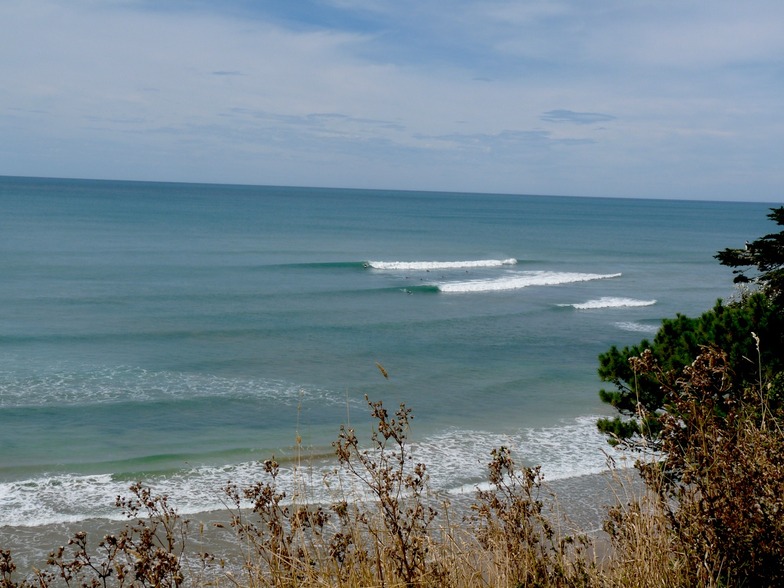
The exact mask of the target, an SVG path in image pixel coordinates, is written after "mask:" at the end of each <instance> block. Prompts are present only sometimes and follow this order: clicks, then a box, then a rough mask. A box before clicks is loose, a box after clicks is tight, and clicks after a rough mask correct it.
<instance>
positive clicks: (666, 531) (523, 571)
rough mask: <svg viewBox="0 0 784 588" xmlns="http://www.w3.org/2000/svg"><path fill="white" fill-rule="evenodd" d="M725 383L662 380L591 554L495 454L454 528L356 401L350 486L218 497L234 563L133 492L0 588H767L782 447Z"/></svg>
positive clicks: (390, 426) (776, 418) (263, 480)
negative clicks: (363, 436)
mask: <svg viewBox="0 0 784 588" xmlns="http://www.w3.org/2000/svg"><path fill="white" fill-rule="evenodd" d="M648 359H649V358H648ZM648 359H646V358H645V357H641V358H636V359H635V364H634V365H635V369H639V370H643V369H645V370H649V371H650V370H653V371H655V370H656V366H655V365H653V364H651V363H650V361H648ZM729 369H730V368H729V366H728V365H726V361H725V358H724V356H723V355H722V354H721V353H720V352H718V351H716V350H706V351H705V353H704V354H703V355H701V356H700V357H699V358H698V359H697V360H696V361H695V363H694V364H693V365H692V366H691V368H690V369H689V370H687V371H686V377H685V378H684V379H682V380H679V381H677V382H671V381H669V380H667V374H660V377H661V378H662V383H663V386H665V388H666V390H667V393H668V405H669V409H668V418H667V419H665V421H666V424H665V427H664V430H663V433H662V435H661V437H660V438H659V439H658V443H657V447H658V448H660V449H663V450H664V452H663V453H657V454H656V455H648V454H646V453H645V452H640V453H638V454H637V455H638V456H639V457H640V460H639V462H638V470H639V472H641V473H642V475H643V479H644V481H645V484H644V485H641V484H639V482H637V483H635V482H634V480H633V479H632V477H631V476H632V473H631V472H636V470H626V471H623V470H619V471H613V474H614V476H615V478H616V482H617V484H616V486H615V487H616V488H618V489H619V490H618V493H617V495H616V500H615V505H614V506H613V507H611V508H610V509H609V510H608V512H607V515H606V519H605V521H604V530H605V533H606V535H605V536H604V538H603V539H602V538H597V537H593V538H591V537H588V536H586V535H584V534H581V533H579V532H577V533H575V532H566V531H564V529H568V525H565V522H564V520H563V518H562V517H560V516H559V515H558V509H557V503H556V502H555V499H554V498H553V497H551V496H550V495H549V494H548V493H547V492H546V490H545V489H544V487H543V485H542V478H541V475H540V472H539V470H538V469H537V468H524V467H523V468H521V467H518V466H517V465H516V464H515V463H514V461H513V459H512V455H511V452H510V451H509V450H508V449H507V448H505V447H500V448H497V449H496V450H494V451H493V453H492V455H491V456H490V462H489V464H488V482H489V484H488V486H487V489H484V490H479V491H477V493H476V496H475V498H474V500H473V502H472V504H471V506H470V509H469V510H468V512H467V513H465V514H462V515H460V514H456V513H455V512H454V511H453V508H452V507H451V505H450V504H449V502H448V501H447V500H444V499H443V497H438V496H435V495H434V494H433V492H432V491H431V488H430V486H429V481H428V473H427V467H426V465H425V464H422V463H416V462H415V461H414V460H413V458H412V455H411V452H410V448H409V446H408V433H409V423H410V418H411V411H410V409H409V408H407V407H405V406H404V405H401V406H400V407H399V408H398V409H397V410H396V411H395V412H394V414H390V413H389V412H388V411H387V409H385V408H384V406H383V404H382V403H381V402H370V401H369V402H368V406H369V409H370V412H371V415H372V417H373V419H374V423H375V425H374V428H373V432H372V434H371V438H370V441H369V444H368V445H367V446H366V447H364V446H362V445H361V444H360V441H359V439H358V438H357V437H356V434H355V432H354V430H353V429H351V428H349V427H346V426H344V427H342V428H341V429H340V433H339V435H338V438H337V440H336V441H335V443H334V444H333V445H334V449H335V453H336V456H337V460H338V467H339V469H340V471H341V472H342V474H343V476H344V477H345V479H347V480H351V481H352V483H354V484H355V486H352V489H348V487H346V488H344V489H343V491H342V495H341V498H340V499H338V500H336V501H335V502H333V503H332V504H324V505H319V504H310V503H308V501H307V500H302V499H299V498H297V497H289V496H286V494H285V492H283V491H282V490H281V489H280V488H279V487H278V476H279V466H278V464H277V463H276V462H275V461H274V460H269V461H267V462H264V464H262V466H261V471H260V475H259V477H260V481H259V482H257V483H256V484H254V485H252V486H251V487H247V488H241V487H238V486H237V485H236V484H232V483H228V484H227V485H226V488H225V497H226V505H227V510H228V512H229V515H230V521H231V522H230V526H231V529H232V530H233V532H234V533H235V547H236V549H235V550H234V552H235V555H236V559H235V560H234V561H221V560H218V559H216V558H214V557H213V556H211V555H209V554H205V553H201V554H198V553H191V552H190V551H189V550H188V537H189V526H188V521H186V520H184V519H183V518H182V517H181V516H180V515H179V514H178V513H177V511H176V510H175V509H174V508H173V507H172V506H171V505H169V503H168V501H167V499H166V497H161V496H153V495H151V493H150V491H149V489H146V488H145V487H143V486H141V485H138V484H137V485H134V486H133V487H132V488H131V497H130V498H118V507H120V508H122V509H123V510H124V512H125V513H126V514H127V515H128V517H129V523H128V524H127V525H126V527H125V529H124V530H123V531H122V532H121V533H119V534H118V535H116V536H114V535H108V536H106V537H104V538H103V539H102V540H101V541H100V542H99V543H97V544H96V545H95V547H94V548H91V547H90V545H89V544H88V539H87V536H86V535H85V534H84V533H78V534H76V535H75V536H74V537H73V538H72V539H71V541H70V542H69V544H68V546H67V547H65V548H60V549H58V550H56V551H54V552H53V553H52V555H51V557H50V558H49V561H48V562H47V564H46V565H45V566H43V567H42V568H41V569H40V570H32V571H30V572H29V573H28V574H26V575H25V576H24V577H21V578H20V577H19V576H20V574H19V572H18V571H17V570H16V569H15V565H14V562H13V559H12V557H11V554H10V552H8V551H5V550H0V588H21V587H25V588H27V587H33V586H36V587H39V588H47V587H50V586H55V585H67V586H70V587H96V588H99V587H100V588H108V587H109V586H117V587H125V586H164V587H171V588H178V587H179V586H182V585H197V586H207V585H217V586H238V587H249V588H261V587H267V586H274V587H289V586H292V587H293V586H336V587H359V586H364V587H387V588H392V587H402V586H422V587H427V586H433V587H441V586H444V587H446V586H449V587H455V588H461V587H474V586H493V587H508V588H517V587H527V586H541V587H572V586H573V587H593V586H596V587H602V588H605V587H608V588H609V587H619V588H623V587H628V588H631V587H635V588H636V587H640V586H643V587H644V586H651V587H654V586H660V587H663V586H693V587H713V586H747V585H753V586H765V585H777V584H779V583H780V582H781V581H782V580H784V569H783V567H782V566H784V564H783V563H782V561H781V559H782V558H781V554H782V553H784V516H782V515H783V514H784V504H782V496H784V434H782V431H781V429H780V427H779V423H780V422H781V415H780V414H777V413H775V412H771V411H770V410H769V408H768V406H767V404H766V402H765V397H766V394H768V393H772V392H773V390H774V388H775V387H770V386H769V387H765V386H763V385H762V384H760V387H759V388H758V389H755V390H750V391H746V392H745V393H744V394H736V393H733V394H730V392H731V391H729V390H727V389H726V387H725V383H726V381H727V378H726V377H725V376H726V374H727V370H729ZM640 448H642V449H644V448H645V445H644V444H643V445H640V446H639V447H638V449H640ZM624 476H630V477H629V478H628V480H627V481H624V479H623V478H624ZM356 488H358V490H357V489H356ZM304 490H306V489H304ZM306 495H307V492H306V491H303V492H302V493H301V496H306ZM248 505H249V508H248ZM598 553H600V554H601V556H599V555H597V554H598Z"/></svg>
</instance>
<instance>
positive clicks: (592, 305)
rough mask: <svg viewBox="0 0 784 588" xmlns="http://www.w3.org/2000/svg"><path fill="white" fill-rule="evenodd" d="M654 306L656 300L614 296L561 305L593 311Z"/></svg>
mask: <svg viewBox="0 0 784 588" xmlns="http://www.w3.org/2000/svg"><path fill="white" fill-rule="evenodd" d="M654 304H656V300H637V299H636V298H615V297H612V296H603V297H601V298H598V299H596V300H588V301H587V302H578V303H575V304H560V305H559V306H571V307H572V308H576V309H577V310H592V309H597V308H627V307H638V306H653V305H654Z"/></svg>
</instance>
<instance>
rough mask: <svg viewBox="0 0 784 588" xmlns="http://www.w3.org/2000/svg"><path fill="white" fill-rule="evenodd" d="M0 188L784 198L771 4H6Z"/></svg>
mask: <svg viewBox="0 0 784 588" xmlns="http://www.w3.org/2000/svg"><path fill="white" fill-rule="evenodd" d="M0 75H2V80H3V83H2V84H0V134H1V136H2V141H0V175H30V176H56V177H82V178H114V179H133V180H163V181H194V182H226V183H250V184H275V185H295V186H336V187H358V188H392V189H414V190H420V189H421V190H446V191H471V192H509V193H521V194H568V195H584V196H629V197H659V198H696V199H717V200H757V201H769V202H776V201H781V200H782V198H784V162H783V161H782V156H783V155H784V115H783V114H782V107H784V2H781V1H780V0H768V1H765V0H747V1H744V2H739V1H737V0H732V1H726V0H711V1H707V0H700V1H693V0H677V1H670V0H650V1H649V0H595V1H590V2H589V1H586V0H563V1H561V0H548V1H545V0H519V1H507V0H484V1H468V0H438V1H435V0H396V1H381V0H255V1H253V0H220V1H217V0H216V1H214V2H210V1H207V0H157V1H153V0H3V1H2V2H0Z"/></svg>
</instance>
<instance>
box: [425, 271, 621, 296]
mask: <svg viewBox="0 0 784 588" xmlns="http://www.w3.org/2000/svg"><path fill="white" fill-rule="evenodd" d="M620 276H621V274H619V273H618V274H587V273H578V272H547V271H538V272H523V273H519V274H515V275H513V276H505V277H503V278H496V279H492V280H470V281H466V282H451V283H446V284H439V286H438V288H439V290H440V291H441V292H496V291H502V290H517V289H520V288H528V287H530V286H558V285H561V284H571V283H574V282H588V281H591V280H606V279H610V278H618V277H620Z"/></svg>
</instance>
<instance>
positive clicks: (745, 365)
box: [598, 207, 784, 440]
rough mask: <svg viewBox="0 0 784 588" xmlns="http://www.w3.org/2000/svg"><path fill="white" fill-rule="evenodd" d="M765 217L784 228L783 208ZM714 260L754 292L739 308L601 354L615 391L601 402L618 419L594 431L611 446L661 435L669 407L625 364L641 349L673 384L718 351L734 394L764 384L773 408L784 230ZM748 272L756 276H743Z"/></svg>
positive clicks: (783, 315)
mask: <svg viewBox="0 0 784 588" xmlns="http://www.w3.org/2000/svg"><path fill="white" fill-rule="evenodd" d="M771 210H772V211H771V213H770V214H769V215H768V217H769V218H771V219H772V220H774V221H775V222H776V223H777V224H778V225H784V207H781V208H775V209H771ZM715 257H716V258H717V259H718V260H719V262H720V263H721V264H723V265H727V266H730V267H734V268H743V269H737V270H735V273H736V274H737V276H736V278H735V282H740V283H749V284H750V285H753V286H755V288H754V290H753V291H751V292H748V293H745V294H744V295H743V296H742V297H741V298H740V299H739V300H737V301H733V302H730V303H726V304H725V303H724V302H723V301H722V300H719V301H717V302H716V304H715V305H714V307H713V308H712V309H710V310H709V311H707V312H705V313H703V314H702V315H700V316H699V317H697V318H690V317H687V316H685V315H682V314H678V315H677V316H676V317H675V318H670V319H664V320H663V321H662V325H661V327H660V328H659V331H658V332H657V333H656V336H655V337H654V340H653V341H652V342H651V341H648V340H643V341H641V342H640V343H638V344H637V345H632V346H629V347H624V348H623V349H619V348H618V347H616V346H613V347H611V348H610V349H609V350H608V351H606V352H604V353H602V354H600V355H599V370H598V371H599V377H600V378H601V379H602V381H605V382H610V383H612V384H614V389H610V390H605V389H603V390H601V391H600V392H599V396H600V398H601V399H602V400H603V401H604V402H606V403H608V404H610V405H612V406H613V407H614V408H616V409H617V410H618V412H619V413H620V416H618V417H616V418H614V419H601V420H600V421H599V423H598V426H599V429H600V430H601V431H603V432H605V433H608V434H610V435H612V436H613V438H614V439H616V440H617V439H628V438H630V437H632V436H634V435H636V434H643V433H644V434H645V435H646V436H648V437H651V438H656V437H657V435H658V432H659V430H660V428H661V421H660V419H661V416H662V414H664V413H665V412H666V408H667V407H666V406H665V402H666V398H665V393H664V392H663V390H662V386H661V383H660V381H659V380H658V379H657V378H655V377H653V376H652V375H651V374H646V373H637V372H635V370H634V369H633V367H632V365H631V364H630V359H632V358H636V357H639V356H641V355H642V354H643V353H644V352H646V350H650V358H651V359H652V360H654V361H655V362H656V363H657V365H658V367H659V368H660V370H661V371H662V372H663V373H667V374H670V375H671V377H673V378H678V377H679V375H680V374H681V373H682V371H683V368H684V367H685V366H688V365H690V364H691V363H692V362H693V361H694V359H695V358H696V357H697V356H698V355H700V353H701V352H702V351H703V350H704V349H705V348H717V349H721V350H723V351H724V352H725V353H726V355H727V358H728V363H729V365H730V366H732V369H731V371H729V372H728V373H729V374H730V377H731V378H732V382H731V384H732V386H731V388H732V389H733V390H736V391H742V390H744V389H747V388H749V387H754V386H756V387H758V386H760V385H761V384H762V383H763V382H767V383H768V384H771V385H769V386H768V387H767V390H768V393H769V395H770V396H771V401H774V402H777V398H778V397H779V396H780V392H779V390H780V388H781V386H780V385H773V383H774V382H780V381H781V380H782V378H777V375H778V374H779V373H781V372H784V230H783V231H782V232H779V233H775V234H770V235H766V236H764V237H762V238H760V239H757V240H756V241H754V242H752V243H747V244H746V246H745V247H744V248H743V249H729V248H728V249H725V250H723V251H720V252H719V253H717V254H716V256H715ZM752 268H753V269H754V271H755V274H754V275H753V276H751V277H750V276H747V275H746V273H745V272H747V271H749V269H752ZM761 380H762V381H761ZM738 393H740V392H738ZM629 417H634V418H629Z"/></svg>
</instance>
